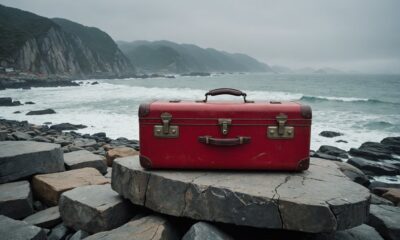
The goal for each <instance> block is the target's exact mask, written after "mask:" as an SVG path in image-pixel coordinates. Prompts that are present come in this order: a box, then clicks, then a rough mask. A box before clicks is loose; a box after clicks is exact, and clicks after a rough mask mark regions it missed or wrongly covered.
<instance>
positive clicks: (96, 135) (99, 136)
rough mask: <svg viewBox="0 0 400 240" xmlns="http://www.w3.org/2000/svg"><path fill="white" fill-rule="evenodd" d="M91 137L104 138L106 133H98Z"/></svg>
mask: <svg viewBox="0 0 400 240" xmlns="http://www.w3.org/2000/svg"><path fill="white" fill-rule="evenodd" d="M93 136H94V137H97V138H105V137H106V133H105V132H99V133H95V134H93Z"/></svg>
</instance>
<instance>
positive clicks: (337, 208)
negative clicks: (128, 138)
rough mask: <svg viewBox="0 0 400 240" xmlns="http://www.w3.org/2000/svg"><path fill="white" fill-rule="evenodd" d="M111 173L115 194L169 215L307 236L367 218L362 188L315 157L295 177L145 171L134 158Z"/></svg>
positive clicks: (119, 161)
mask: <svg viewBox="0 0 400 240" xmlns="http://www.w3.org/2000/svg"><path fill="white" fill-rule="evenodd" d="M112 171H113V174H112V181H111V182H112V187H113V189H114V190H115V191H117V192H118V193H119V194H120V195H122V196H123V197H125V198H127V199H129V200H130V201H131V202H132V203H134V204H137V205H141V206H145V207H147V208H150V209H152V210H154V211H157V212H160V213H165V214H169V215H173V216H179V217H189V218H192V219H197V220H205V221H216V222H224V223H232V224H236V225H243V226H252V227H259V228H274V229H286V230H295V231H303V232H311V233H318V232H332V231H336V230H343V229H348V228H352V227H355V226H358V225H360V224H362V223H363V222H364V221H365V220H366V218H367V216H368V206H369V198H370V193H369V191H368V189H366V188H364V187H363V186H360V185H359V184H357V183H354V182H352V181H350V180H349V179H348V178H347V177H346V176H345V175H343V173H341V172H340V170H339V169H338V167H337V165H336V164H335V163H332V162H330V161H325V160H321V159H316V158H312V160H311V165H310V168H309V169H308V170H307V171H303V172H295V173H286V172H244V171H243V172H237V171H173V170H164V171H163V170H152V171H147V170H145V169H143V168H142V167H141V166H140V163H139V157H138V156H134V157H125V158H119V159H116V160H115V162H114V165H113V170H112Z"/></svg>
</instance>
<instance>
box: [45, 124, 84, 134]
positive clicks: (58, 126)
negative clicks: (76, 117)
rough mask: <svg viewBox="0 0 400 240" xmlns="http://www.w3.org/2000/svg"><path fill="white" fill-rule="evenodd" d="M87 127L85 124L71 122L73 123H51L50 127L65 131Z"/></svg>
mask: <svg viewBox="0 0 400 240" xmlns="http://www.w3.org/2000/svg"><path fill="white" fill-rule="evenodd" d="M83 128H87V126H85V125H83V124H71V123H60V124H54V125H51V127H50V129H54V130H57V131H60V132H61V131H64V130H78V129H83Z"/></svg>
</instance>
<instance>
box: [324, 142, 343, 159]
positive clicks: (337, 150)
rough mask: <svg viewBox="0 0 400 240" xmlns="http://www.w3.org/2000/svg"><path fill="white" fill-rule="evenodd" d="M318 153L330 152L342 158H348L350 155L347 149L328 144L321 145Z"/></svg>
mask: <svg viewBox="0 0 400 240" xmlns="http://www.w3.org/2000/svg"><path fill="white" fill-rule="evenodd" d="M317 153H324V154H328V155H330V156H335V157H340V158H348V157H349V156H348V155H347V152H346V151H345V150H343V149H340V148H337V147H333V146H328V145H322V146H321V147H319V149H318V151H317Z"/></svg>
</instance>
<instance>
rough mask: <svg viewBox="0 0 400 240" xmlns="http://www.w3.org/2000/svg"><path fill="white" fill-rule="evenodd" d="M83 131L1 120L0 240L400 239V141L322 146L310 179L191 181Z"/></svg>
mask: <svg viewBox="0 0 400 240" xmlns="http://www.w3.org/2000/svg"><path fill="white" fill-rule="evenodd" d="M79 127H84V126H82V125H74V124H69V123H64V124H58V125H51V124H49V125H34V124H30V123H28V122H27V121H13V120H5V119H0V239H70V240H71V239H72V240H75V239H99V238H101V239H185V240H189V239H292V238H295V239H400V227H399V225H398V223H399V222H400V183H399V182H397V181H392V182H390V179H391V178H393V180H396V179H395V177H390V176H395V175H400V164H399V163H400V159H399V156H398V155H399V150H400V137H389V138H385V139H383V140H382V141H381V142H379V143H378V142H377V143H371V142H370V143H364V144H362V145H361V146H360V147H359V148H358V149H351V150H350V151H344V150H342V149H339V148H335V147H332V146H321V147H320V148H319V149H318V150H317V151H315V152H314V151H312V152H311V155H312V159H311V167H310V169H309V170H308V171H305V172H304V173H295V174H294V173H269V174H262V173H258V174H251V173H248V174H247V173H235V172H220V173H212V172H206V173H204V172H199V173H197V172H186V173H182V172H173V171H165V172H162V171H145V170H143V169H141V168H140V167H138V165H135V164H137V161H138V160H137V155H138V151H139V150H140V145H139V142H138V141H137V140H130V139H126V138H117V139H111V138H108V137H107V135H106V133H103V132H101V133H96V134H92V135H90V134H80V133H76V132H74V131H73V130H74V129H78V128H79ZM63 130H72V131H70V132H65V131H63ZM328 135H329V134H328ZM333 135H335V134H333ZM346 161H347V162H346ZM377 176H388V177H387V179H388V181H385V182H381V181H376V180H375V179H374V178H375V177H377ZM247 184H248V185H247ZM255 186H259V189H258V188H257V187H255ZM252 187H255V188H254V189H252ZM269 188H271V189H270V190H268V189H269ZM370 196H371V197H370ZM182 199H183V200H182ZM322 202H324V204H321V203H322ZM370 204H371V205H370ZM274 214H275V215H274ZM1 215H4V216H1ZM329 216H330V217H329ZM330 218H332V219H331V220H330V221H328V219H330ZM360 224H361V225H360ZM10 229H12V231H11V230H10Z"/></svg>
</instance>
